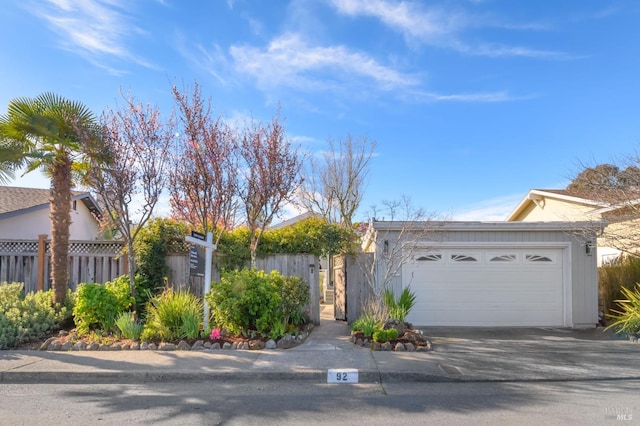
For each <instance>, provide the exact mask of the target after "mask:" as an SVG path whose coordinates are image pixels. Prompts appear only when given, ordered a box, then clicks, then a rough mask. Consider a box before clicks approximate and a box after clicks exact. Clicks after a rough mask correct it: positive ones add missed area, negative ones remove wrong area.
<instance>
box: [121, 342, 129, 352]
mask: <svg viewBox="0 0 640 426" xmlns="http://www.w3.org/2000/svg"><path fill="white" fill-rule="evenodd" d="M120 349H122V350H123V351H128V350H131V345H130V344H128V343H125V344H123V345H122V346H120Z"/></svg>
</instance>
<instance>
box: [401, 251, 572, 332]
mask: <svg viewBox="0 0 640 426" xmlns="http://www.w3.org/2000/svg"><path fill="white" fill-rule="evenodd" d="M451 253H456V254H457V255H459V254H460V253H462V254H468V252H466V253H464V252H463V251H461V250H450V251H446V250H443V251H439V254H440V255H441V256H440V258H441V259H442V260H441V261H438V262H435V261H416V262H414V263H411V264H407V265H406V266H404V267H403V277H405V283H404V284H405V285H408V284H410V285H411V288H412V290H413V291H414V292H415V293H416V305H415V306H414V308H413V310H412V311H411V313H410V315H409V317H408V321H410V322H413V323H414V324H415V325H441V326H446V325H451V326H455V325H461V326H463V325H464V326H474V325H476V326H510V325H511V326H561V325H563V309H564V299H563V264H562V249H549V250H536V251H533V250H528V249H527V250H525V249H520V250H513V249H509V250H501V249H496V250H487V251H485V252H482V251H473V252H472V254H473V256H474V258H477V259H478V261H477V262H476V261H473V262H472V261H458V262H455V261H451V259H452V256H451ZM497 256H501V257H500V259H501V260H498V261H496V260H493V259H496V257H497ZM458 258H460V257H458ZM505 259H506V260H505Z"/></svg>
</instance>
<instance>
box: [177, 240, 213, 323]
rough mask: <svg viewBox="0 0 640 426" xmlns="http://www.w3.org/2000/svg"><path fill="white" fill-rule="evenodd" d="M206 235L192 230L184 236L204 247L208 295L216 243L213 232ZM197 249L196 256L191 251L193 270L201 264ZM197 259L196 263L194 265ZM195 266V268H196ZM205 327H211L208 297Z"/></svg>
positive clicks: (205, 289)
mask: <svg viewBox="0 0 640 426" xmlns="http://www.w3.org/2000/svg"><path fill="white" fill-rule="evenodd" d="M203 237H204V235H203V234H200V233H198V232H192V233H191V236H186V237H184V239H185V241H187V242H188V243H191V244H193V245H195V246H196V247H204V253H205V256H204V294H205V295H207V294H208V293H209V290H210V289H211V261H212V259H213V251H214V250H215V249H216V245H215V244H213V233H211V232H207V235H206V239H205V238H203ZM198 260H199V259H198V256H197V251H196V255H195V258H194V257H192V254H191V252H190V253H189V263H190V264H191V267H190V269H191V270H192V271H193V270H194V269H195V270H196V271H197V270H199V269H200V267H201V266H200V264H199V262H198ZM194 261H195V265H194ZM194 266H195V268H194ZM203 327H204V329H205V330H206V329H207V328H208V327H209V304H208V303H207V298H206V297H205V298H204V318H203Z"/></svg>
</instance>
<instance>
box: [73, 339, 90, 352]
mask: <svg viewBox="0 0 640 426" xmlns="http://www.w3.org/2000/svg"><path fill="white" fill-rule="evenodd" d="M86 349H87V343H86V342H84V341H82V340H80V341H79V342H76V344H75V345H73V350H74V351H84V350H86Z"/></svg>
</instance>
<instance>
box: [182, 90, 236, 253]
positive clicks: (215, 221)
mask: <svg viewBox="0 0 640 426" xmlns="http://www.w3.org/2000/svg"><path fill="white" fill-rule="evenodd" d="M172 93H173V98H174V101H175V102H176V104H177V106H178V111H179V119H180V122H181V124H182V126H183V129H182V132H181V134H182V135H183V137H182V139H181V141H180V142H181V144H180V146H179V147H178V148H177V149H176V152H175V156H174V159H173V161H172V167H171V172H170V174H169V188H170V192H171V198H170V203H171V214H172V216H173V218H175V219H178V220H185V221H187V222H189V223H190V224H191V225H192V226H194V227H196V228H199V229H202V230H203V231H204V232H208V231H212V232H213V233H214V242H215V243H216V244H217V243H218V242H219V240H220V237H221V236H222V232H223V231H224V230H225V229H228V228H229V227H231V226H233V222H234V213H235V210H236V205H235V204H236V194H237V186H238V161H237V155H236V151H237V142H236V138H235V136H234V134H233V132H232V131H231V130H230V129H229V127H228V126H227V125H226V124H225V123H224V121H223V120H222V119H221V118H220V117H218V118H217V119H215V120H214V119H213V118H212V117H211V99H208V100H206V101H205V100H203V99H202V95H201V89H200V86H199V85H198V83H194V87H193V93H192V95H191V97H189V96H188V95H187V94H185V91H184V90H183V91H182V92H181V91H180V90H179V89H178V88H177V87H176V86H174V87H173V89H172Z"/></svg>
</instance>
